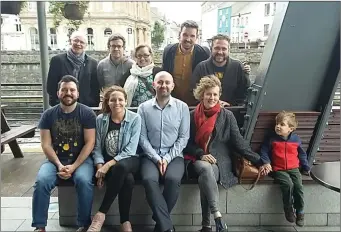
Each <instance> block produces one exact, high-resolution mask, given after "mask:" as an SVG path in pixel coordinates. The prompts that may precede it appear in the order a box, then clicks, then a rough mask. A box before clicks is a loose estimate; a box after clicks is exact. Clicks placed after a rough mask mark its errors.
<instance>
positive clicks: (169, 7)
mask: <svg viewBox="0 0 341 232" xmlns="http://www.w3.org/2000/svg"><path fill="white" fill-rule="evenodd" d="M201 4H202V2H150V5H151V6H152V7H157V8H159V11H160V12H164V13H165V14H166V17H167V18H168V19H171V20H174V21H175V22H177V23H182V22H183V21H185V20H187V19H192V20H195V21H200V20H201Z"/></svg>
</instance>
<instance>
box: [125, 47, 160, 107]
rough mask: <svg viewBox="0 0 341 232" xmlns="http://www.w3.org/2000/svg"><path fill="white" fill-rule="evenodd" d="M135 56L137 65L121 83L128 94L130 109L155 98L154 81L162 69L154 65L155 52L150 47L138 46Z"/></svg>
mask: <svg viewBox="0 0 341 232" xmlns="http://www.w3.org/2000/svg"><path fill="white" fill-rule="evenodd" d="M134 56H135V60H136V64H133V66H132V68H131V69H130V70H129V71H128V72H127V73H125V74H124V75H123V78H122V83H121V86H124V89H125V91H126V92H127V106H128V107H129V106H131V107H137V106H139V105H140V104H141V103H143V102H145V101H147V100H149V99H151V98H153V97H154V96H155V91H154V88H153V80H154V77H155V75H156V74H157V73H158V72H160V71H161V68H159V67H156V66H155V65H154V63H153V51H152V49H151V47H150V46H149V45H145V44H142V45H139V46H137V47H136V48H135V52H134Z"/></svg>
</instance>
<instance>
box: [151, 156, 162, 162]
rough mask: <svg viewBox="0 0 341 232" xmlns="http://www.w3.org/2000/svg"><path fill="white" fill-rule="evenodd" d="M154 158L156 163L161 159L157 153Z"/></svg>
mask: <svg viewBox="0 0 341 232" xmlns="http://www.w3.org/2000/svg"><path fill="white" fill-rule="evenodd" d="M152 160H153V161H154V163H158V162H159V161H160V160H161V157H160V156H158V155H155V156H153V159H152Z"/></svg>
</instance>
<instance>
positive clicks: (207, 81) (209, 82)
mask: <svg viewBox="0 0 341 232" xmlns="http://www.w3.org/2000/svg"><path fill="white" fill-rule="evenodd" d="M216 86H218V87H219V95H221V82H220V80H219V78H218V77H216V76H215V75H208V76H204V77H202V78H201V79H200V82H199V84H197V86H196V88H195V89H194V90H193V94H194V98H195V99H196V100H198V101H201V99H202V98H203V97H204V93H205V91H206V90H207V89H210V88H214V87H216Z"/></svg>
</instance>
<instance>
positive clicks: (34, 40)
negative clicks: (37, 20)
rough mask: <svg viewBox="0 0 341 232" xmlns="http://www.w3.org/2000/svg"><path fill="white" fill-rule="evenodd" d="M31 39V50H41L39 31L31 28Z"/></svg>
mask: <svg viewBox="0 0 341 232" xmlns="http://www.w3.org/2000/svg"><path fill="white" fill-rule="evenodd" d="M29 32H30V39H31V49H32V50H38V49H39V37H38V29H37V28H35V27H31V28H30V29H29Z"/></svg>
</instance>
